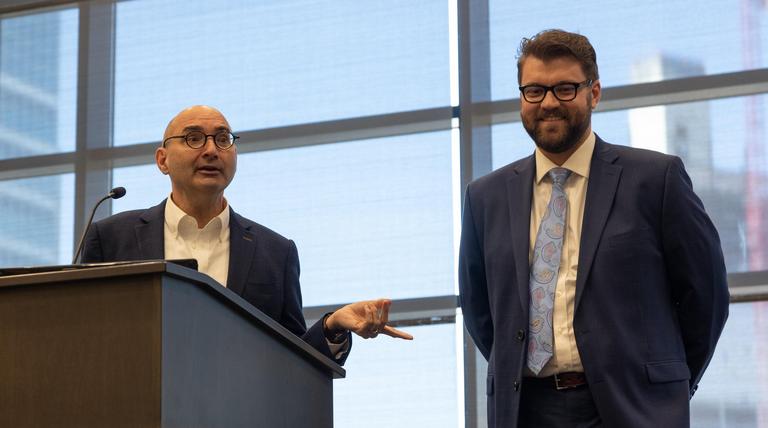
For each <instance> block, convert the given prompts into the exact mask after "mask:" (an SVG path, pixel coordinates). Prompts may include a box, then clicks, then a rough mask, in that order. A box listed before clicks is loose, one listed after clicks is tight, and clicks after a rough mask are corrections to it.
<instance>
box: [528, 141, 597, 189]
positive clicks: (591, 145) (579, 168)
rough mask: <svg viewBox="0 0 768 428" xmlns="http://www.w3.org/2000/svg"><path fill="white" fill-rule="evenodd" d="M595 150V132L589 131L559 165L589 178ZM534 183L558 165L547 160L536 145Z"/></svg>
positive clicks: (538, 181) (539, 181)
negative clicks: (577, 146) (585, 137)
mask: <svg viewBox="0 0 768 428" xmlns="http://www.w3.org/2000/svg"><path fill="white" fill-rule="evenodd" d="M594 151H595V133H594V132H590V133H589V136H587V139H586V140H585V141H584V143H583V144H582V145H581V146H580V147H579V148H578V149H576V151H575V152H573V154H572V155H571V157H569V158H568V160H566V161H565V162H564V163H563V164H562V165H560V167H562V168H566V169H569V170H571V172H573V173H575V174H578V175H580V176H582V177H584V178H589V166H590V163H591V162H592V152H594ZM535 153H536V184H538V183H541V180H542V179H543V178H544V176H545V175H547V173H548V172H549V170H550V169H552V168H557V167H558V165H557V164H555V163H554V162H552V161H551V160H549V158H548V157H546V156H544V153H541V150H540V149H539V148H538V147H536V152H535Z"/></svg>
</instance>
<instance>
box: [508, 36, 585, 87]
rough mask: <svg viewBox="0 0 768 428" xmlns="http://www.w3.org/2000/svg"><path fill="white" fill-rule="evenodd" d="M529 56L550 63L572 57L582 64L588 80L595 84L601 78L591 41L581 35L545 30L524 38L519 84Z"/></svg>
mask: <svg viewBox="0 0 768 428" xmlns="http://www.w3.org/2000/svg"><path fill="white" fill-rule="evenodd" d="M529 56H533V57H536V58H539V59H540V60H542V61H549V60H553V59H556V58H562V57H571V58H573V59H575V60H576V61H578V62H579V64H581V70H582V71H583V72H584V75H585V76H587V79H589V80H592V81H593V82H594V81H595V80H597V79H599V78H600V76H599V75H598V73H597V55H596V54H595V49H594V48H593V47H592V45H591V44H590V43H589V39H587V38H586V37H584V36H582V35H581V34H576V33H569V32H567V31H563V30H544V31H542V32H540V33H538V34H536V35H535V36H533V37H531V38H530V39H529V38H523V41H522V42H520V48H519V49H518V51H517V82H518V83H521V79H522V77H523V73H522V70H523V62H524V61H525V59H526V58H528V57H529Z"/></svg>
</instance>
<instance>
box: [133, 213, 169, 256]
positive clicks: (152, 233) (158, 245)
mask: <svg viewBox="0 0 768 428" xmlns="http://www.w3.org/2000/svg"><path fill="white" fill-rule="evenodd" d="M164 223H165V201H163V202H161V203H160V204H159V205H156V206H154V207H152V208H150V209H148V210H146V211H144V213H142V215H141V216H140V217H139V224H137V225H136V227H135V232H136V244H137V245H136V247H137V248H138V249H139V259H141V260H157V259H162V258H164V256H163V255H164V254H165V248H164V245H165V230H164V227H163V224H164Z"/></svg>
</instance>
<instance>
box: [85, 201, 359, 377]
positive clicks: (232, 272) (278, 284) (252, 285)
mask: <svg viewBox="0 0 768 428" xmlns="http://www.w3.org/2000/svg"><path fill="white" fill-rule="evenodd" d="M164 221H165V201H163V202H161V203H160V204H159V205H157V206H154V207H152V208H149V209H146V210H135V211H126V212H123V213H120V214H116V215H113V216H111V217H109V218H106V219H104V220H101V221H99V222H96V223H94V224H93V225H92V226H91V228H90V230H89V231H88V235H87V236H86V239H85V245H84V247H83V262H86V263H91V262H111V261H129V260H148V259H162V258H164V257H163V254H164V244H165V239H164ZM227 288H229V289H230V290H232V291H234V292H235V293H237V294H238V295H240V296H241V297H242V298H243V299H245V300H247V301H248V302H249V303H250V304H252V305H253V306H255V307H256V308H258V309H259V310H261V311H262V312H264V313H265V314H267V315H269V316H270V317H272V318H273V319H274V320H275V321H277V322H279V323H280V324H281V325H283V327H285V328H287V329H288V330H290V331H291V332H293V333H294V334H295V335H297V336H299V337H301V338H302V339H304V341H306V342H307V343H309V344H310V345H311V346H312V347H314V348H315V349H317V350H319V351H320V352H322V353H323V354H325V355H327V356H328V357H329V358H331V359H333V356H332V355H331V351H330V349H329V348H328V343H327V342H326V340H325V335H324V334H323V326H322V322H321V321H322V320H321V321H318V322H317V323H315V324H314V325H313V326H312V327H311V328H310V329H309V330H307V327H306V324H305V322H304V315H303V313H302V305H301V289H300V287H299V256H298V252H297V251H296V245H295V244H294V243H293V241H291V240H289V239H286V238H284V237H283V236H281V235H279V234H277V233H276V232H274V231H272V230H270V229H267V228H266V227H264V226H262V225H260V224H258V223H255V222H253V221H250V220H248V219H247V218H245V217H242V216H240V215H239V214H237V213H235V212H234V211H233V210H232V209H231V208H230V216H229V274H228V276H227ZM348 340H350V341H351V337H349V338H348ZM350 346H351V342H350ZM347 355H349V352H346V353H344V355H343V356H342V357H341V359H339V360H335V361H336V362H338V363H340V364H343V363H344V361H345V360H346V357H347Z"/></svg>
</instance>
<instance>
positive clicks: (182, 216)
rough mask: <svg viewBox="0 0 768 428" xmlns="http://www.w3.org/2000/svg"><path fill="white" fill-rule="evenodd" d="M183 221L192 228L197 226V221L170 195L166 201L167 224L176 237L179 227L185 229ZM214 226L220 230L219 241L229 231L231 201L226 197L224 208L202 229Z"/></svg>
mask: <svg viewBox="0 0 768 428" xmlns="http://www.w3.org/2000/svg"><path fill="white" fill-rule="evenodd" d="M182 222H183V223H186V224H188V225H190V226H191V228H193V229H196V228H197V221H196V220H195V219H194V218H192V216H190V215H189V214H187V213H185V212H184V211H183V210H182V209H181V208H179V206H178V205H176V203H175V202H173V198H171V196H170V195H169V196H168V200H167V202H166V203H165V224H166V225H167V226H168V230H169V231H170V232H171V234H172V235H173V236H174V237H178V236H179V229H185V227H184V226H182ZM211 228H214V229H215V230H218V233H217V235H218V239H219V241H221V240H223V239H224V238H225V237H226V236H227V235H226V233H227V232H228V231H229V203H228V202H227V200H226V199H224V209H223V210H221V213H219V215H217V216H216V217H214V218H212V219H211V221H209V222H208V224H206V225H205V227H203V229H200V230H209V229H211Z"/></svg>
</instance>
